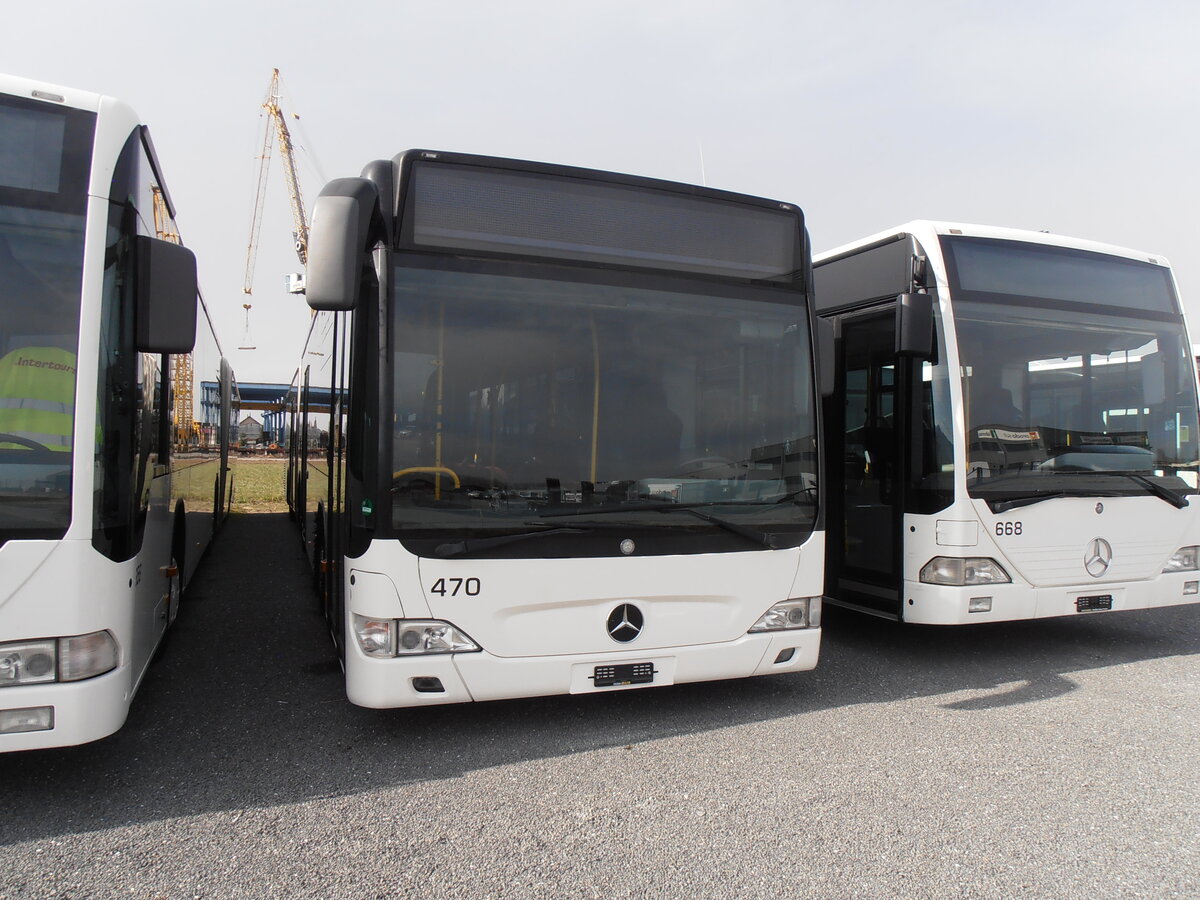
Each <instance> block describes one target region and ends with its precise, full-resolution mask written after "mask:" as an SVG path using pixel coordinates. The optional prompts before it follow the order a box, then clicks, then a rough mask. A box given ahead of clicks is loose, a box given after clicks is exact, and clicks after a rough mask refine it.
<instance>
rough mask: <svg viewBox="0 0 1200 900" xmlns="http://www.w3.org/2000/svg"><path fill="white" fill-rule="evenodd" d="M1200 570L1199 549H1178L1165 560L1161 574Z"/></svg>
mask: <svg viewBox="0 0 1200 900" xmlns="http://www.w3.org/2000/svg"><path fill="white" fill-rule="evenodd" d="M1198 569H1200V547H1180V548H1179V549H1178V550H1176V551H1175V555H1174V556H1172V557H1171V558H1170V559H1168V560H1167V564H1166V565H1165V566H1163V572H1164V573H1165V572H1195V571H1197V570H1198Z"/></svg>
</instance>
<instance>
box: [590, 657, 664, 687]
mask: <svg viewBox="0 0 1200 900" xmlns="http://www.w3.org/2000/svg"><path fill="white" fill-rule="evenodd" d="M656 671H657V670H656V669H655V668H654V663H652V662H640V663H618V664H616V665H611V666H596V667H595V668H594V669H593V670H592V684H594V685H595V686H596V687H618V686H625V685H630V684H653V683H654V675H655V672H656Z"/></svg>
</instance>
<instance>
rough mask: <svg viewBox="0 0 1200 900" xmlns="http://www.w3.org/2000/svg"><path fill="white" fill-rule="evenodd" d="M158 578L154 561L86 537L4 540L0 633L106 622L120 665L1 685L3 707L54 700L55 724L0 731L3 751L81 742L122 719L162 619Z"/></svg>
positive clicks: (23, 635)
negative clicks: (121, 558) (76, 677)
mask: <svg viewBox="0 0 1200 900" xmlns="http://www.w3.org/2000/svg"><path fill="white" fill-rule="evenodd" d="M149 538H150V535H149V533H148V534H147V539H148V540H149ZM163 585H164V580H163V578H162V576H161V575H160V573H159V572H158V571H157V569H155V570H153V571H147V566H146V564H144V563H142V564H139V562H138V560H137V559H132V560H129V561H128V562H122V563H115V562H112V561H111V560H108V559H105V558H104V557H103V556H101V555H100V554H98V553H96V552H95V550H93V549H92V545H91V541H90V540H88V541H72V540H63V541H9V542H8V543H6V544H4V546H2V547H0V635H2V636H3V640H6V641H8V640H37V639H40V638H55V637H69V636H71V635H77V634H88V633H90V632H93V631H105V630H107V631H109V632H111V633H112V635H113V637H115V638H116V640H117V648H118V654H119V662H118V665H117V668H116V669H114V670H113V671H111V672H108V673H107V674H105V675H100V676H98V677H95V678H89V679H86V680H83V681H76V682H70V683H63V684H55V683H51V684H34V685H18V686H13V687H5V688H0V709H25V708H28V707H34V706H52V707H54V728H53V729H52V730H50V731H35V732H28V733H25V734H3V735H0V752H4V751H9V750H31V749H35V748H42V747H63V746H68V745H71V744H81V743H86V742H87V741H94V740H97V739H99V738H102V737H105V736H106V735H109V734H112V733H113V732H114V731H116V730H117V729H118V728H120V727H121V725H122V724H123V723H124V721H125V717H126V714H127V713H128V711H129V702H130V700H131V699H132V697H133V693H134V691H135V690H136V688H137V684H138V682H139V681H140V679H141V676H142V674H143V673H144V671H145V667H146V665H147V664H148V662H149V659H150V656H151V654H152V652H153V649H154V646H155V645H156V644H157V642H158V640H159V639H160V638H161V637H162V633H163V630H164V629H165V627H166V603H165V602H164V591H163ZM85 591H86V593H85Z"/></svg>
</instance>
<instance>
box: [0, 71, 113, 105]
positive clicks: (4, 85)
mask: <svg viewBox="0 0 1200 900" xmlns="http://www.w3.org/2000/svg"><path fill="white" fill-rule="evenodd" d="M0 94H11V95H12V96H15V97H27V98H29V99H32V100H45V101H47V102H49V103H54V104H61V105H63V106H70V107H72V108H74V109H85V110H88V111H89V112H98V111H99V109H100V104H101V103H102V102H104V100H105V99H106V98H105V97H104V96H103V95H102V94H93V93H92V92H91V91H81V90H78V89H76V88H69V87H64V86H63V85H60V84H51V83H50V82H48V81H34V80H33V79H30V78H21V77H20V76H18V75H5V74H2V73H0ZM107 99H110V100H111V99H112V98H107Z"/></svg>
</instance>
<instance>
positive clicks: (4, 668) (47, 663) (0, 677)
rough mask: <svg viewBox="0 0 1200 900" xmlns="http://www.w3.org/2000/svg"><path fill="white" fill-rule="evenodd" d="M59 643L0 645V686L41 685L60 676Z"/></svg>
mask: <svg viewBox="0 0 1200 900" xmlns="http://www.w3.org/2000/svg"><path fill="white" fill-rule="evenodd" d="M57 644H58V642H57V641H19V642H14V643H11V644H0V686H4V687H7V686H9V685H13V684H41V683H43V682H46V681H54V679H55V678H56V677H57V676H58V662H57V660H58V647H57Z"/></svg>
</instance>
